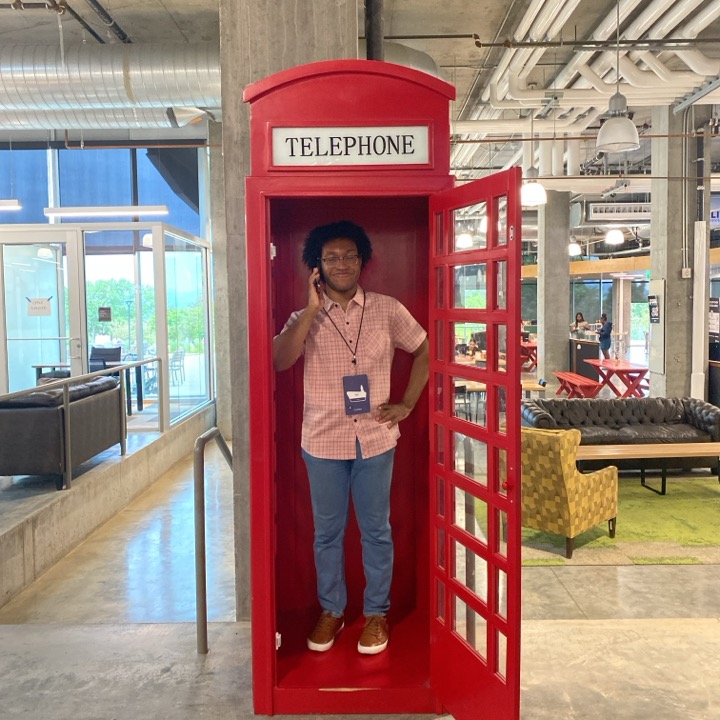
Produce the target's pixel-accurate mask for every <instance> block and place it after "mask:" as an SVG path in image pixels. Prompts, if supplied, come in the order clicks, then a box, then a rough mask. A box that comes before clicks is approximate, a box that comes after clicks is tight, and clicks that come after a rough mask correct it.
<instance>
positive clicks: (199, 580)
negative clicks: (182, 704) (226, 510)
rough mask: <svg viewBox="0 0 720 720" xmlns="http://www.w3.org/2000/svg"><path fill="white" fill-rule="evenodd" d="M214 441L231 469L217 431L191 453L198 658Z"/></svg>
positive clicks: (204, 639) (202, 642)
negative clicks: (208, 458)
mask: <svg viewBox="0 0 720 720" xmlns="http://www.w3.org/2000/svg"><path fill="white" fill-rule="evenodd" d="M212 439H215V441H216V442H217V444H218V446H219V447H220V451H221V452H222V454H223V456H224V457H225V460H226V461H227V464H228V465H229V466H230V467H231V468H232V462H233V459H232V453H231V452H230V448H229V447H228V445H227V443H226V442H225V438H224V437H223V436H222V434H221V432H220V430H218V428H216V427H213V428H210V429H209V430H207V431H206V432H204V433H203V434H202V435H201V436H200V437H199V438H198V439H197V440H196V441H195V449H194V450H193V479H194V494H195V613H196V618H197V651H198V655H206V654H207V652H208V620H207V563H206V557H205V446H206V445H207V444H208V443H209V442H210V441H211V440H212Z"/></svg>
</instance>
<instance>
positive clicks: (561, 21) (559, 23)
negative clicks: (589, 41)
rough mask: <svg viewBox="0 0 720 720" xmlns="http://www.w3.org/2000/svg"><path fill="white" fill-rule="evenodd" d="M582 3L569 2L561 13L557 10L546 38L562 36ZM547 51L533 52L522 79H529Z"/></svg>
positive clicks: (575, 0)
mask: <svg viewBox="0 0 720 720" xmlns="http://www.w3.org/2000/svg"><path fill="white" fill-rule="evenodd" d="M580 1H581V0H569V1H568V2H566V3H565V5H564V6H563V7H562V9H560V10H559V11H558V10H557V9H556V11H555V14H554V16H553V22H552V24H551V25H550V27H549V28H548V31H547V33H546V37H548V38H554V37H557V36H558V35H560V33H561V31H562V29H563V27H565V24H566V23H567V22H568V20H570V16H571V15H572V14H573V12H575V10H576V8H577V6H578V5H579V4H580ZM546 50H547V48H544V47H543V48H537V49H535V50H533V51H532V53H531V54H530V57H529V58H528V60H527V62H526V63H525V67H524V68H523V70H522V71H521V76H522V77H527V76H528V75H529V74H530V73H531V72H532V70H533V69H534V68H535V66H536V65H537V64H538V63H539V62H540V59H541V58H542V56H543V55H544V54H545V52H546Z"/></svg>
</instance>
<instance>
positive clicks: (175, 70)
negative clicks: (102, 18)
mask: <svg viewBox="0 0 720 720" xmlns="http://www.w3.org/2000/svg"><path fill="white" fill-rule="evenodd" d="M63 61H64V62H63ZM175 105H179V106H186V107H202V108H219V107H220V51H219V48H218V47H217V46H216V45H212V44H194V45H169V44H162V43H156V44H152V45H134V44H132V45H126V44H114V45H103V46H98V45H70V46H67V47H65V49H64V57H63V55H62V54H61V49H60V48H58V47H54V46H31V45H11V46H9V47H8V46H6V47H2V48H0V108H2V109H3V111H4V112H5V113H7V112H9V111H11V110H32V111H50V110H53V111H54V110H61V109H62V110H70V111H74V112H77V113H82V112H83V110H88V109H90V110H91V109H94V108H122V107H125V108H141V107H161V108H167V107H172V106H175Z"/></svg>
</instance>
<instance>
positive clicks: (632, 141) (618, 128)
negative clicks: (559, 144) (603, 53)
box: [595, 0, 640, 153]
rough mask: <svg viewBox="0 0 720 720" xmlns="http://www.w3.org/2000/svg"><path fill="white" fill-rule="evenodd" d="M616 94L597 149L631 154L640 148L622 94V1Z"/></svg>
mask: <svg viewBox="0 0 720 720" xmlns="http://www.w3.org/2000/svg"><path fill="white" fill-rule="evenodd" d="M616 9H617V39H616V44H615V75H616V77H615V94H614V95H613V96H612V97H611V98H610V101H609V102H608V110H609V111H610V117H609V118H608V119H607V120H606V121H605V122H604V123H603V124H602V125H601V126H600V132H599V133H598V136H597V141H596V143H595V149H596V150H599V151H601V152H606V153H617V152H629V151H630V150H637V149H638V148H639V147H640V138H639V137H638V131H637V128H636V127H635V123H634V122H633V121H632V120H631V119H630V118H629V117H628V116H627V98H626V97H625V96H624V95H623V94H622V93H621V92H620V0H617V4H616Z"/></svg>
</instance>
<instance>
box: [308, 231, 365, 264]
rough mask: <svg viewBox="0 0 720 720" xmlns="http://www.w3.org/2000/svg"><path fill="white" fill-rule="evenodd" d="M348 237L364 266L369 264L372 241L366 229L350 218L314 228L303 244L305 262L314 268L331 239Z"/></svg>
mask: <svg viewBox="0 0 720 720" xmlns="http://www.w3.org/2000/svg"><path fill="white" fill-rule="evenodd" d="M338 238H347V239H348V240H352V241H353V242H354V243H355V246H356V247H357V251H358V255H360V257H361V258H362V267H365V265H367V263H368V261H369V260H370V258H371V257H372V243H371V242H370V238H369V237H368V236H367V233H366V232H365V230H363V229H362V228H361V227H360V226H359V225H357V224H356V223H354V222H351V221H350V220H339V221H338V222H333V223H329V224H328V225H319V226H318V227H316V228H313V229H312V230H311V231H310V233H309V234H308V236H307V237H306V238H305V245H304V246H303V254H302V259H303V262H304V263H305V264H306V265H307V266H308V268H310V270H312V269H313V268H314V267H315V266H316V265H317V264H318V260H319V259H320V257H322V249H323V247H324V246H325V245H326V244H327V243H329V242H330V241H331V240H337V239H338Z"/></svg>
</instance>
